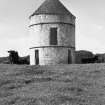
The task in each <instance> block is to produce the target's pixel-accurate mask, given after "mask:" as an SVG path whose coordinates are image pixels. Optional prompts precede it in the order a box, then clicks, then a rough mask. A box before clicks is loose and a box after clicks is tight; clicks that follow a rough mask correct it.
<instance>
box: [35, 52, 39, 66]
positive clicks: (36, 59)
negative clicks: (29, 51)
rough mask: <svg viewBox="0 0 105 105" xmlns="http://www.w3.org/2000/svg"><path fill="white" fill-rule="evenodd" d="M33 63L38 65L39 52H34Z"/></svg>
mask: <svg viewBox="0 0 105 105" xmlns="http://www.w3.org/2000/svg"><path fill="white" fill-rule="evenodd" d="M35 63H36V65H39V50H35Z"/></svg>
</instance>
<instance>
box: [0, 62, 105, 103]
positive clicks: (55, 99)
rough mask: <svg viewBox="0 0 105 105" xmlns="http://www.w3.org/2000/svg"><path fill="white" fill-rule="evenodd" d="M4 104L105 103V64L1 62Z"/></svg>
mask: <svg viewBox="0 0 105 105" xmlns="http://www.w3.org/2000/svg"><path fill="white" fill-rule="evenodd" d="M0 105H105V64H86V65H57V66H26V65H24V66H22V65H21V66H20V65H0Z"/></svg>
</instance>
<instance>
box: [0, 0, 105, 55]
mask: <svg viewBox="0 0 105 105" xmlns="http://www.w3.org/2000/svg"><path fill="white" fill-rule="evenodd" d="M43 1H44V0H0V56H7V55H8V53H7V51H8V50H10V49H14V50H18V51H19V54H20V55H21V56H23V55H28V54H29V46H30V43H29V38H30V35H29V31H28V25H29V19H28V17H29V16H30V15H31V13H33V12H34V11H35V10H36V9H37V8H38V6H39V5H41V3H42V2H43ZM61 2H62V3H63V4H64V5H65V6H66V7H67V8H68V9H69V10H70V11H71V12H72V13H73V14H74V15H75V16H76V17H77V20H76V49H77V50H80V49H81V50H84V49H85V50H90V51H93V52H94V53H105V0H61Z"/></svg>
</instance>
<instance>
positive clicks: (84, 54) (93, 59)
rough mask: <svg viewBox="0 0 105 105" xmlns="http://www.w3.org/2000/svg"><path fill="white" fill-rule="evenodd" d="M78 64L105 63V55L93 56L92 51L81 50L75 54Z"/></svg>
mask: <svg viewBox="0 0 105 105" xmlns="http://www.w3.org/2000/svg"><path fill="white" fill-rule="evenodd" d="M75 55H76V63H77V64H85V63H105V54H93V53H92V52H90V51H85V50H80V51H76V52H75Z"/></svg>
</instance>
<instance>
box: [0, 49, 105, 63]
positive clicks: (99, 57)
mask: <svg viewBox="0 0 105 105" xmlns="http://www.w3.org/2000/svg"><path fill="white" fill-rule="evenodd" d="M8 53H9V56H8V57H0V64H30V56H29V55H27V56H24V57H20V56H19V54H18V52H17V51H14V50H11V51H8ZM75 61H76V64H86V63H105V54H93V53H92V52H90V51H85V50H80V51H75Z"/></svg>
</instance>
